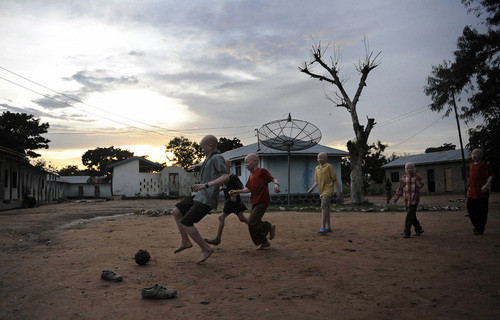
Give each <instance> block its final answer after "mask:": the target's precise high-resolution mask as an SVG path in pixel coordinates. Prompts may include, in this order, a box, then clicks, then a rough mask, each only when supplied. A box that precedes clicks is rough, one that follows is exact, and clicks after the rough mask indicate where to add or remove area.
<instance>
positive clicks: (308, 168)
mask: <svg viewBox="0 0 500 320" xmlns="http://www.w3.org/2000/svg"><path fill="white" fill-rule="evenodd" d="M340 159H341V158H340V157H329V158H328V163H330V164H331V165H332V166H333V170H334V171H335V174H336V175H337V181H338V183H339V187H340V189H341V190H342V181H341V179H340V177H341V175H340V174H341V171H340ZM259 161H260V163H259V166H260V167H262V168H265V169H267V170H268V171H269V172H270V173H271V175H272V176H273V177H275V178H276V179H278V181H279V184H280V189H281V194H288V156H286V155H284V156H272V157H260V158H259ZM317 165H318V161H317V157H316V156H294V155H293V153H292V156H291V158H290V193H291V194H304V193H307V191H308V190H309V188H310V187H311V186H312V185H313V184H314V171H315V169H316V166H317ZM234 166H235V165H234V163H232V164H231V171H232V172H234ZM241 173H242V174H241V176H240V177H239V178H240V180H241V182H243V185H245V184H246V182H247V181H248V177H249V176H250V172H249V171H248V170H247V169H246V168H245V165H244V161H242V169H241ZM268 187H269V192H270V193H271V194H274V190H273V185H272V184H269V186H268ZM317 191H318V189H316V191H315V192H317Z"/></svg>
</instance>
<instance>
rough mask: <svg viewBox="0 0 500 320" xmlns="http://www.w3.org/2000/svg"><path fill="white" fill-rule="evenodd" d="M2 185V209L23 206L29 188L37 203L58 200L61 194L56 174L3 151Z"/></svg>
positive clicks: (0, 201) (0, 175) (0, 172)
mask: <svg viewBox="0 0 500 320" xmlns="http://www.w3.org/2000/svg"><path fill="white" fill-rule="evenodd" d="M0 185H1V187H0V210H7V209H12V208H18V207H22V206H23V200H25V199H26V193H27V191H28V190H29V192H30V197H34V198H35V199H36V201H37V204H43V203H48V202H51V201H54V200H57V199H58V198H59V194H60V193H59V189H58V188H57V183H56V176H55V175H54V174H51V173H47V172H46V171H44V170H41V169H40V168H37V167H34V166H32V165H30V164H29V163H27V162H26V161H24V160H22V159H20V158H19V157H16V156H11V155H9V154H6V153H3V152H0Z"/></svg>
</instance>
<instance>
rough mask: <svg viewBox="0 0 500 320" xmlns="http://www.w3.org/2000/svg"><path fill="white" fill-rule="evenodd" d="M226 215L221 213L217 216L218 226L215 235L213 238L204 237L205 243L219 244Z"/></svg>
mask: <svg viewBox="0 0 500 320" xmlns="http://www.w3.org/2000/svg"><path fill="white" fill-rule="evenodd" d="M227 216H228V215H227V214H225V213H221V215H220V216H219V228H218V229H217V236H216V237H215V238H213V239H205V242H206V243H210V244H213V245H215V246H218V245H219V244H220V241H221V237H222V230H224V221H225V220H226V218H227Z"/></svg>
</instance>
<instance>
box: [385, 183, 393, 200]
mask: <svg viewBox="0 0 500 320" xmlns="http://www.w3.org/2000/svg"><path fill="white" fill-rule="evenodd" d="M385 193H386V197H387V204H389V202H390V201H391V198H392V182H391V180H390V179H385Z"/></svg>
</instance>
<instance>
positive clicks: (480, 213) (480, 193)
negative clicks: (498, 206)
mask: <svg viewBox="0 0 500 320" xmlns="http://www.w3.org/2000/svg"><path fill="white" fill-rule="evenodd" d="M471 156H472V161H473V162H472V163H471V164H470V165H469V179H467V184H468V186H469V188H468V192H467V212H468V213H469V218H470V221H471V222H472V226H473V227H474V229H473V234H475V235H481V234H483V232H484V228H485V226H486V220H487V219H488V198H489V195H490V188H491V183H492V181H493V173H492V171H491V169H490V166H489V165H488V164H487V163H486V162H485V161H483V160H482V159H483V150H481V149H474V150H473V151H472V154H471Z"/></svg>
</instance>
